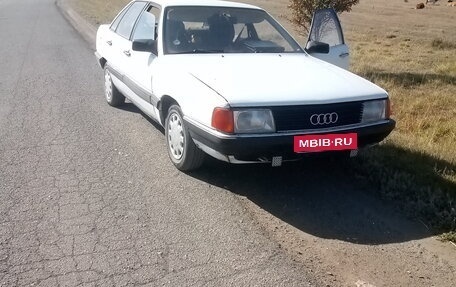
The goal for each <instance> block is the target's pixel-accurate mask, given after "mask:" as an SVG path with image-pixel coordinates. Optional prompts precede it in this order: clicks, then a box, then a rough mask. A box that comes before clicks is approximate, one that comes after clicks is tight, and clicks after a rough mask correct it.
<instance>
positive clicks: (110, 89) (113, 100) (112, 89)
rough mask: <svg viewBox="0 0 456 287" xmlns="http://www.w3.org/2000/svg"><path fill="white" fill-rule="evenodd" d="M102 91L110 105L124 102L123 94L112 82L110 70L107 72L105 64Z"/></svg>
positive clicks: (118, 104)
mask: <svg viewBox="0 0 456 287" xmlns="http://www.w3.org/2000/svg"><path fill="white" fill-rule="evenodd" d="M104 91H105V98H106V101H107V102H108V104H109V105H110V106H113V107H118V106H120V105H122V104H124V103H125V97H124V95H122V94H121V93H120V92H119V90H118V89H117V88H116V86H114V83H113V82H112V78H111V72H109V69H108V65H107V64H106V65H105V68H104Z"/></svg>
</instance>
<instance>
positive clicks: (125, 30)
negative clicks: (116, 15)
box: [116, 2, 146, 39]
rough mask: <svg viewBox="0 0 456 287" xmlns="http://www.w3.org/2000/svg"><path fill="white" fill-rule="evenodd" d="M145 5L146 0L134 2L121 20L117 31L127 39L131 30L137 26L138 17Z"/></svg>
mask: <svg viewBox="0 0 456 287" xmlns="http://www.w3.org/2000/svg"><path fill="white" fill-rule="evenodd" d="M145 5H146V3H145V2H134V3H133V4H132V5H131V7H130V8H129V9H128V11H127V12H126V13H125V15H124V16H123V18H122V20H121V21H120V23H119V26H118V27H117V29H116V33H117V34H119V35H120V36H122V37H124V38H126V39H130V35H131V31H132V30H133V27H134V26H135V23H136V19H137V18H138V16H139V13H141V11H142V10H143V8H144V6H145Z"/></svg>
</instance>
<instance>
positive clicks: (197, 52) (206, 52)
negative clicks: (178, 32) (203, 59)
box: [173, 49, 224, 54]
mask: <svg viewBox="0 0 456 287" xmlns="http://www.w3.org/2000/svg"><path fill="white" fill-rule="evenodd" d="M223 52H224V50H221V49H218V50H217V49H193V50H191V51H184V52H177V53H173V54H210V53H223Z"/></svg>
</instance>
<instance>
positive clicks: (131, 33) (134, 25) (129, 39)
mask: <svg viewBox="0 0 456 287" xmlns="http://www.w3.org/2000/svg"><path fill="white" fill-rule="evenodd" d="M141 2H142V3H144V6H143V7H142V9H141V11H140V12H139V14H138V16H137V17H136V19H135V22H134V24H133V28H132V29H131V30H130V35H128V38H127V37H125V36H124V35H121V34H119V33H118V32H117V30H118V29H119V26H120V23H122V20H123V18H124V17H125V14H127V12H128V11H127V12H125V13H124V15H123V16H122V19H121V20H120V22H119V25H117V28H116V30H115V31H114V32H115V33H116V34H117V35H119V36H120V37H122V38H124V39H126V40H128V41H131V36H132V35H133V31H134V30H135V28H136V24H137V23H138V20H139V17H140V15H141V14H142V13H143V12H144V9H145V8H146V7H148V4H149V3H150V2H149V1H134V2H131V4H130V8H131V7H132V6H133V5H134V4H135V3H141ZM130 8H128V10H130Z"/></svg>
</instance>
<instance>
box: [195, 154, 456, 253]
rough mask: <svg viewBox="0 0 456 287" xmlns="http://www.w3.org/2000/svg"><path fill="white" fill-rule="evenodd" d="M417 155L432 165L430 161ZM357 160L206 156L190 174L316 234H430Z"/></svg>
mask: <svg viewBox="0 0 456 287" xmlns="http://www.w3.org/2000/svg"><path fill="white" fill-rule="evenodd" d="M379 148H380V149H382V147H379ZM391 148H392V147H386V150H385V152H391ZM395 152H403V151H397V150H396V151H395ZM416 156H417V155H413V158H414V159H415V160H416ZM422 157H423V158H421V160H422V161H425V162H426V163H427V164H428V166H429V167H430V169H432V167H433V166H434V165H433V160H432V159H431V158H428V157H424V156H422ZM359 160H363V159H347V160H342V161H341V160H332V159H328V158H309V159H306V160H304V161H301V162H298V163H288V164H285V165H284V166H282V167H280V168H272V167H269V166H266V165H244V166H235V165H229V164H226V163H222V162H219V161H216V160H212V159H210V160H208V161H207V162H206V163H205V166H204V167H203V168H202V169H200V170H198V171H195V172H192V173H190V175H191V176H193V177H195V178H198V179H200V180H202V181H205V182H207V183H209V184H211V185H215V186H218V187H221V188H224V189H226V190H229V191H231V192H233V193H235V194H238V195H240V196H243V197H246V198H247V199H249V200H250V201H251V202H253V203H254V204H255V205H257V206H258V207H259V208H260V209H263V210H264V211H266V212H268V213H270V214H272V215H273V216H275V217H277V218H279V219H280V220H282V221H284V222H286V223H288V224H290V225H292V226H294V227H296V228H297V229H299V230H301V231H303V232H305V233H308V234H312V235H314V236H317V237H320V238H326V239H337V240H342V241H347V242H353V243H357V244H368V245H375V244H385V243H399V242H406V241H410V240H415V239H420V238H426V237H429V236H431V235H432V233H431V231H430V230H428V229H427V227H426V226H425V225H424V224H423V223H421V222H419V221H417V220H415V221H413V220H410V219H407V217H406V216H405V215H404V214H403V213H402V212H399V211H398V205H395V204H394V203H393V202H391V201H385V200H383V199H381V197H380V196H378V193H377V190H378V187H376V186H372V185H369V182H368V181H366V180H364V176H363V175H362V174H361V175H360V173H359V171H356V168H354V167H353V166H358V167H359V166H360V165H359V163H357V161H359ZM453 168H454V166H453ZM366 182H367V183H368V184H366Z"/></svg>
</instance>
